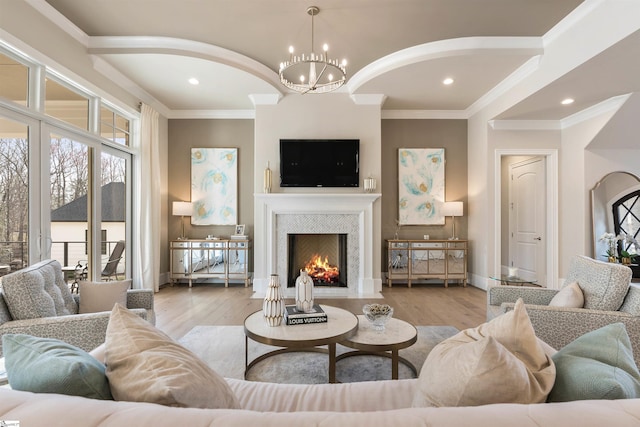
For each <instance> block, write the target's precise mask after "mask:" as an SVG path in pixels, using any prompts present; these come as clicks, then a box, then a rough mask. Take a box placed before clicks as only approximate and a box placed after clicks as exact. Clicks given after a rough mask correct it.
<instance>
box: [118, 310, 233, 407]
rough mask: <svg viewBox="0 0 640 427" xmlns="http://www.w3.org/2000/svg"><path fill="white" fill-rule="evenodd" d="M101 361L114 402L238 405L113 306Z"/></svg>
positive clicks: (195, 363) (194, 362) (197, 366)
mask: <svg viewBox="0 0 640 427" xmlns="http://www.w3.org/2000/svg"><path fill="white" fill-rule="evenodd" d="M105 362H106V365H107V378H108V379H109V384H110V386H111V393H112V394H113V397H114V399H116V400H126V401H134V402H150V403H158V404H161V405H166V406H179V407H191V408H212V409H216V408H227V409H237V408H239V407H240V405H239V403H238V400H237V398H236V396H235V395H234V394H233V391H232V390H231V388H230V387H229V385H228V384H227V382H226V381H225V379H224V378H222V377H221V376H220V375H218V374H217V373H216V372H214V371H213V370H211V369H210V368H209V367H208V366H207V365H206V364H205V363H204V362H203V361H202V360H200V359H199V358H198V357H197V356H196V355H194V354H193V353H191V352H190V351H189V350H187V349H185V348H184V347H182V346H181V345H179V344H178V343H176V342H175V341H173V340H172V339H171V338H170V337H169V336H167V335H166V334H165V333H164V332H162V331H160V330H158V329H156V328H155V327H154V326H153V325H151V324H150V323H149V322H147V321H145V320H143V319H141V318H140V317H138V316H136V315H135V314H134V313H131V312H130V311H129V310H127V309H126V308H124V307H122V306H120V305H116V306H115V307H114V308H113V311H112V312H111V318H110V320H109V325H108V326H107V336H106V353H105Z"/></svg>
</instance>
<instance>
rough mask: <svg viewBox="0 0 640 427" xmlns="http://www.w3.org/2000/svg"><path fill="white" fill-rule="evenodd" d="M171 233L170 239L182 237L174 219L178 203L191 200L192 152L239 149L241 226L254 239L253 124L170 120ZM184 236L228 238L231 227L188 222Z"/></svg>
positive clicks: (178, 221) (178, 225) (249, 121)
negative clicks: (173, 210)
mask: <svg viewBox="0 0 640 427" xmlns="http://www.w3.org/2000/svg"><path fill="white" fill-rule="evenodd" d="M168 148H169V149H168V158H169V161H168V162H169V167H168V169H169V172H168V175H169V179H168V193H169V195H168V204H169V206H168V209H169V218H168V230H169V239H170V240H173V239H176V238H177V237H178V236H180V218H179V217H174V216H172V215H171V205H172V203H173V202H174V201H176V200H186V201H190V200H191V149H192V148H238V224H245V233H246V234H248V235H249V236H250V237H252V236H253V227H252V226H253V163H254V162H253V120H205V119H184V120H182V119H181V120H178V119H171V120H169V147H168ZM185 223H186V225H185V235H186V236H187V237H190V238H205V237H206V236H207V235H208V234H213V235H216V236H229V235H230V234H233V232H234V227H233V226H229V225H211V226H203V225H198V226H195V225H191V224H190V222H189V221H188V220H187V219H186V218H185Z"/></svg>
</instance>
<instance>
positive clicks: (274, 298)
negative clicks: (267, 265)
mask: <svg viewBox="0 0 640 427" xmlns="http://www.w3.org/2000/svg"><path fill="white" fill-rule="evenodd" d="M262 314H264V320H265V321H266V322H267V325H269V326H280V324H281V323H282V317H283V316H284V296H283V295H282V288H281V287H280V278H279V276H278V275H277V274H272V275H271V278H270V279H269V287H268V288H267V295H266V296H265V297H264V302H263V304H262Z"/></svg>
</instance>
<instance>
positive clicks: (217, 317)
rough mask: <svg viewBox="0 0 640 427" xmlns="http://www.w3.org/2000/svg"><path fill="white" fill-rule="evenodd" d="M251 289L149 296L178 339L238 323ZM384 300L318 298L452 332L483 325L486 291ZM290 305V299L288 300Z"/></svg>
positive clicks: (399, 290) (256, 305)
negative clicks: (387, 308) (384, 308)
mask: <svg viewBox="0 0 640 427" xmlns="http://www.w3.org/2000/svg"><path fill="white" fill-rule="evenodd" d="M252 295H253V291H252V289H251V287H248V288H245V287H244V285H242V284H230V285H229V287H228V288H225V287H224V285H221V284H197V285H194V286H193V287H192V288H189V286H188V285H187V284H180V285H176V286H164V287H162V288H161V289H160V292H157V293H156V294H155V308H156V315H157V321H156V326H158V328H160V329H161V330H163V331H164V332H165V333H167V334H168V335H169V336H171V337H172V338H174V339H179V338H181V337H182V336H184V335H185V334H186V333H187V332H189V331H190V330H191V328H193V327H194V326H197V325H242V324H243V321H244V319H245V317H246V316H248V315H249V314H251V313H253V312H254V311H257V310H260V309H262V300H261V299H258V298H252ZM382 295H383V296H384V299H380V298H378V299H355V298H318V299H317V300H316V301H317V302H318V303H321V304H329V305H333V306H336V307H340V308H343V309H345V310H349V311H351V312H352V313H356V314H360V313H361V310H362V306H363V305H364V304H366V303H371V302H378V303H386V304H389V305H391V306H393V308H394V317H396V318H398V319H402V320H405V321H407V322H410V323H412V324H414V325H417V326H418V325H451V326H455V327H456V328H458V329H465V328H469V327H474V326H477V325H479V324H481V323H483V322H484V321H485V316H486V292H485V291H483V290H482V289H478V288H475V287H473V286H467V287H466V288H463V287H460V286H458V285H450V286H449V288H446V289H445V288H444V287H443V286H442V285H415V284H414V285H413V286H412V287H411V288H407V287H406V286H405V285H394V287H393V288H388V287H386V286H384V287H383V288H382ZM291 303H293V300H291Z"/></svg>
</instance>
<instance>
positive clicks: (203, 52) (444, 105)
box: [32, 0, 640, 120]
mask: <svg viewBox="0 0 640 427" xmlns="http://www.w3.org/2000/svg"><path fill="white" fill-rule="evenodd" d="M32 3H35V4H38V2H34V1H32ZM581 3H582V0H482V1H479V0H308V2H300V1H299V0H268V1H267V0H180V1H176V0H92V1H78V0H46V3H40V6H39V9H40V10H42V11H43V12H44V13H46V14H48V15H49V16H51V15H52V14H56V15H57V12H59V13H60V14H62V15H63V16H64V17H65V18H66V19H68V20H69V21H70V22H68V23H66V25H67V26H69V27H73V26H75V27H77V28H79V29H80V30H81V31H82V32H83V33H84V34H86V35H87V36H88V37H87V39H88V43H87V44H88V48H89V52H90V53H91V54H93V55H95V56H96V57H98V58H100V59H102V60H103V61H105V62H106V64H108V66H107V67H105V66H103V67H102V68H103V69H104V72H107V71H110V72H113V69H115V70H117V72H119V73H120V74H122V75H123V76H124V77H126V78H127V79H129V80H131V81H133V82H134V83H135V85H137V86H138V87H139V88H141V89H142V90H143V91H144V92H145V93H147V94H149V95H150V96H151V97H153V98H154V99H155V100H156V101H157V102H159V103H160V104H162V105H163V106H164V107H165V109H166V110H167V111H169V112H170V113H169V116H170V117H171V116H173V117H189V116H193V117H197V116H199V115H204V114H206V112H216V111H218V112H227V113H230V112H234V111H235V112H238V114H241V113H240V112H242V111H247V110H253V109H254V104H253V102H252V95H264V96H266V97H267V98H268V99H277V97H279V96H284V95H286V94H287V93H288V92H287V90H286V88H284V87H283V86H282V85H280V84H279V82H278V74H277V68H278V66H279V63H280V61H282V60H284V59H286V56H287V49H288V46H289V45H294V46H296V48H297V52H308V51H309V50H310V38H311V37H310V32H311V18H310V16H309V15H307V13H306V9H307V7H308V6H311V5H316V6H318V7H319V8H320V14H319V15H318V16H316V18H315V40H316V44H317V47H319V46H320V45H321V44H322V43H324V42H327V43H328V44H329V45H330V56H334V57H336V58H338V59H342V58H346V59H347V60H348V64H349V65H348V66H347V78H348V81H347V84H346V85H345V87H343V88H342V89H340V90H341V91H343V92H347V93H350V94H353V95H367V94H376V95H383V96H384V97H385V102H384V104H383V106H382V108H383V110H386V111H391V110H402V111H407V110H411V111H431V112H441V113H442V112H445V113H448V114H449V115H450V116H452V117H453V116H455V115H456V114H460V113H464V112H465V111H468V110H469V109H470V108H471V107H472V106H473V104H474V103H476V102H477V101H478V100H479V99H481V98H482V97H483V96H484V95H486V94H487V93H488V92H489V91H491V90H492V89H493V88H495V87H496V86H497V85H498V84H499V83H500V82H502V81H503V80H504V79H505V78H506V77H508V76H509V75H510V74H512V73H513V72H515V71H516V70H517V69H518V68H519V67H521V66H522V65H523V64H525V63H526V62H527V61H528V60H530V59H531V58H532V57H535V56H537V55H542V54H543V53H544V49H543V46H542V40H541V37H542V36H543V35H545V34H546V33H547V32H548V31H549V30H551V29H552V28H553V27H554V26H556V25H557V24H558V23H559V22H560V21H562V20H563V19H565V18H566V17H567V15H569V14H570V13H571V12H572V11H573V10H574V9H575V8H576V7H578V6H579V5H580V4H581ZM47 4H48V5H50V6H51V7H49V6H47ZM54 9H55V10H54ZM56 11H57V12H56ZM63 21H64V20H63ZM629 52H631V55H630V54H629ZM639 54H640V35H637V34H636V35H633V36H630V37H628V38H627V39H625V40H623V41H621V42H620V43H619V44H618V45H616V46H614V47H613V48H611V49H609V50H607V51H605V52H603V53H602V54H600V55H598V56H596V57H594V58H593V59H592V60H591V61H588V62H586V63H585V64H584V65H582V66H581V67H578V68H577V69H574V70H573V71H571V72H569V73H567V74H565V76H564V77H562V78H560V79H558V80H556V81H555V82H553V83H551V84H550V85H548V86H547V87H545V88H542V89H540V90H539V91H538V92H537V93H535V94H534V95H533V96H530V97H528V98H527V99H525V100H523V101H522V102H520V103H519V104H517V105H515V106H514V107H513V108H511V109H509V110H508V111H505V112H504V113H502V115H501V116H500V117H498V118H502V119H545V120H558V119H562V118H564V117H567V116H569V115H571V114H573V113H575V112H577V111H580V110H583V109H584V108H587V107H589V106H591V105H594V104H596V103H599V102H601V101H603V100H605V99H608V98H610V97H612V96H616V95H620V94H624V93H629V92H633V91H637V90H638V89H639V87H638V86H640V79H638V78H637V76H638V75H640V73H639V72H640V61H638V60H637V58H638V57H639V56H638V55H639ZM99 62H100V61H99ZM103 64H104V63H103ZM611 71H613V75H614V77H613V78H612V79H609V78H605V76H607V75H608V74H607V73H610V72H611ZM190 77H196V78H197V79H198V80H199V81H200V85H198V86H192V85H190V84H189V83H188V82H187V79H189V78H190ZM445 77H452V78H454V79H455V83H454V84H453V85H450V86H444V85H443V84H442V80H443V79H444V78H445ZM565 94H566V95H567V96H569V95H571V96H576V95H574V94H580V98H579V101H578V102H576V103H575V104H574V105H572V106H570V107H563V108H559V107H558V102H559V97H560V96H564V95H565ZM296 96H301V95H296ZM306 96H322V95H306ZM253 99H255V96H254V97H253ZM263 99H264V98H263ZM445 115H446V114H445Z"/></svg>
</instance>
